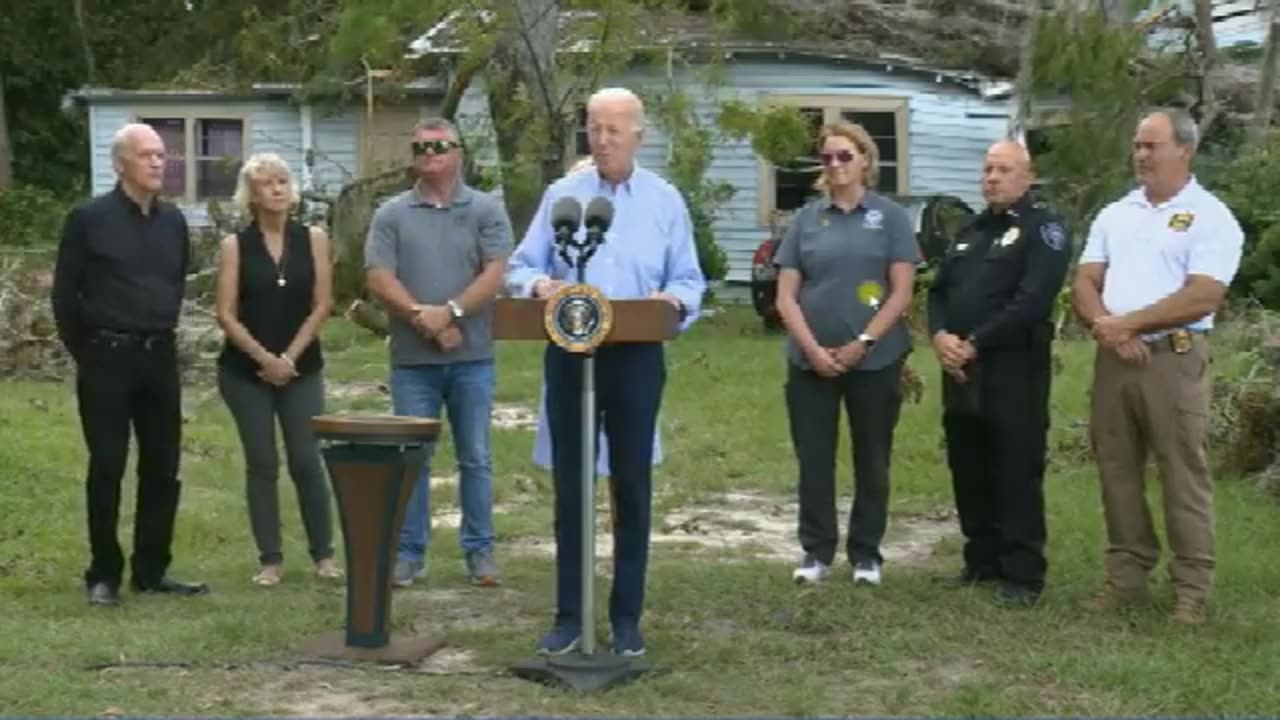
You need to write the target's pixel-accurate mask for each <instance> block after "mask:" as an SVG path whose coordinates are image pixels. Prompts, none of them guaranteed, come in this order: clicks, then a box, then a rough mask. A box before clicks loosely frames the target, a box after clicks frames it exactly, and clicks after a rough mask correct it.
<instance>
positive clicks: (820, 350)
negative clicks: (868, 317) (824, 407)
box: [805, 340, 867, 378]
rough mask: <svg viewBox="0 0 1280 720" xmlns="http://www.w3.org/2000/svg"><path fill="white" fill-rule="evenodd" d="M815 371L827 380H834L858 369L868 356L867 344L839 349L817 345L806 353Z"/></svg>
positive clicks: (848, 345)
mask: <svg viewBox="0 0 1280 720" xmlns="http://www.w3.org/2000/svg"><path fill="white" fill-rule="evenodd" d="M805 355H806V356H807V357H808V359H809V365H811V366H812V367H813V371H814V372H816V373H818V374H819V375H821V376H822V377H825V378H834V377H838V376H840V375H843V374H845V373H846V372H849V371H850V370H852V369H853V368H855V367H857V365H858V363H860V362H862V359H863V358H865V357H866V356H867V344H866V343H864V342H862V341H861V340H854V341H853V342H850V343H846V344H844V345H840V346H838V347H822V346H821V345H817V344H815V345H814V346H813V347H812V348H810V349H809V350H808V351H806V352H805Z"/></svg>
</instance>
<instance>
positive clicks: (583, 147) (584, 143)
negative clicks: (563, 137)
mask: <svg viewBox="0 0 1280 720" xmlns="http://www.w3.org/2000/svg"><path fill="white" fill-rule="evenodd" d="M573 152H574V154H575V155H577V156H579V157H581V156H583V155H590V154H591V143H590V142H589V141H588V140H587V106H586V105H583V106H582V107H580V108H578V113H577V122H575V123H574V125H573Z"/></svg>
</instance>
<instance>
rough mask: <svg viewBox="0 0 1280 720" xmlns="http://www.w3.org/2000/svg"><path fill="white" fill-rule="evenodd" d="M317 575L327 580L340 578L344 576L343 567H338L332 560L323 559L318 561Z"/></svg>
mask: <svg viewBox="0 0 1280 720" xmlns="http://www.w3.org/2000/svg"><path fill="white" fill-rule="evenodd" d="M316 577H318V578H324V579H325V580H338V579H340V578H341V577H342V568H340V567H338V566H337V565H336V564H335V563H334V562H333V561H332V560H321V561H320V562H318V563H316Z"/></svg>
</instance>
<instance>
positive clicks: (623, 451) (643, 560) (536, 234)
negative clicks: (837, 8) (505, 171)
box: [507, 88, 706, 656]
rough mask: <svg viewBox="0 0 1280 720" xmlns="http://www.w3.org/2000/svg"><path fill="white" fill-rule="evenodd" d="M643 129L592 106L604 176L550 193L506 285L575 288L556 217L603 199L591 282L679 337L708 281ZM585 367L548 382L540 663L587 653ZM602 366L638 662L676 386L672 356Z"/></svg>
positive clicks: (617, 636)
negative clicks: (549, 489) (551, 552)
mask: <svg viewBox="0 0 1280 720" xmlns="http://www.w3.org/2000/svg"><path fill="white" fill-rule="evenodd" d="M644 125H645V121H644V105H643V103H641V101H640V99H639V98H638V97H636V95H635V94H634V93H632V92H631V91H629V90H626V89H622V88H610V89H604V90H600V91H599V92H597V93H595V94H594V95H592V96H591V98H590V99H589V100H588V102H587V137H588V141H589V144H590V147H591V156H592V159H593V161H594V165H595V166H594V167H593V168H590V169H585V170H583V171H581V172H577V173H573V174H571V175H568V176H566V177H563V178H561V179H560V180H558V181H556V182H555V183H552V185H551V186H550V187H548V188H547V190H546V192H545V194H544V195H543V197H542V202H541V205H540V206H539V207H538V212H537V214H536V215H535V216H534V218H533V220H532V222H530V224H529V229H528V231H527V232H526V234H525V236H524V239H523V240H522V241H521V243H520V245H519V246H518V247H517V248H516V251H515V253H514V255H513V256H512V258H511V263H510V266H509V269H508V272H507V285H508V287H509V288H512V291H513V292H514V293H516V294H520V295H523V296H526V297H529V296H532V297H547V296H548V295H550V294H551V293H553V292H555V290H556V289H557V288H559V287H560V286H562V285H564V284H565V283H572V282H574V281H575V279H576V271H575V269H574V268H571V267H570V266H569V265H568V264H567V263H566V262H565V261H564V260H563V259H562V258H561V257H559V256H558V254H557V251H556V242H555V234H554V232H553V229H552V226H551V220H552V217H551V215H552V207H553V206H554V205H555V204H556V203H557V201H558V200H562V199H564V198H573V199H575V200H577V201H578V202H579V203H580V204H581V205H582V206H587V205H588V203H589V202H590V201H591V200H593V199H595V198H605V199H606V200H607V201H608V202H609V203H610V204H611V206H612V210H613V219H612V222H611V224H610V227H609V230H608V231H606V232H605V234H604V242H603V243H601V244H600V246H599V248H598V250H597V251H596V252H595V254H594V255H592V256H591V258H590V261H589V262H588V263H587V265H586V272H585V282H586V283H587V284H589V285H592V286H594V287H595V288H597V289H598V290H599V291H600V292H601V293H602V294H603V295H604V296H605V297H606V298H608V299H610V300H622V299H641V298H660V299H663V300H666V301H667V302H670V303H671V304H672V305H673V306H674V307H675V308H676V309H677V311H678V312H679V315H680V323H679V331H680V332H683V331H684V330H687V329H688V328H689V327H690V326H691V325H692V324H693V322H694V321H695V320H696V319H697V317H698V312H699V309H700V307H701V302H702V295H703V293H704V292H705V289H706V280H705V278H704V277H703V274H702V269H701V267H700V266H699V264H698V254H697V249H696V247H695V245H694V241H693V226H692V224H691V222H690V219H689V211H688V208H687V207H686V205H685V202H684V199H683V198H682V197H681V195H680V193H679V191H677V190H676V189H675V187H674V186H672V185H671V184H670V183H668V182H667V181H666V180H664V179H662V178H661V177H660V176H658V175H657V174H656V173H654V172H652V171H650V170H647V169H645V168H642V167H639V166H638V165H637V164H636V162H635V154H636V150H637V149H638V148H639V147H640V142H641V140H642V138H643V135H644ZM597 202H599V201H597ZM582 366H583V358H582V356H581V355H579V354H574V353H570V352H568V351H566V350H563V349H561V348H560V347H559V346H557V345H555V344H548V346H547V349H546V354H545V356H544V372H545V380H546V384H547V396H546V403H547V418H548V423H549V425H550V429H551V456H552V476H553V478H554V483H555V494H556V497H555V532H556V601H557V611H556V615H555V621H554V625H553V627H552V629H551V631H550V632H549V633H548V634H547V635H546V636H544V637H543V638H542V639H541V641H540V642H539V643H538V652H539V653H542V654H561V653H567V652H571V651H573V650H575V649H577V647H578V645H579V641H580V637H581V633H582V587H581V583H580V578H581V573H582V572H583V568H582V554H581V545H582V542H583V537H582V527H581V523H580V522H579V518H580V516H581V510H582V506H581V503H582V495H581V492H580V487H579V483H580V482H581V480H580V478H581V477H582V474H581V469H580V467H579V466H580V463H581V458H580V441H581V438H580V433H581V426H582V410H581V395H580V393H581V390H582V386H581V368H582ZM594 367H595V389H596V399H597V402H596V407H597V413H598V414H599V415H598V417H599V420H600V422H602V424H603V425H602V426H603V428H604V432H605V437H606V438H607V440H608V444H609V469H610V474H611V476H612V477H613V478H614V482H615V484H616V492H617V497H616V502H617V507H616V513H617V525H616V526H615V528H614V548H613V549H614V553H613V555H614V574H613V588H612V591H611V593H610V596H609V624H610V626H611V628H612V630H613V643H612V644H613V650H614V652H616V653H619V654H622V655H628V656H637V655H642V654H644V651H645V645H644V640H643V638H642V636H641V634H640V616H641V611H642V608H643V605H644V589H645V575H646V570H647V566H648V558H649V525H650V505H651V496H652V454H653V446H654V443H653V440H654V432H655V428H656V424H657V417H658V407H659V405H660V403H661V399H662V391H663V387H664V384H665V381H666V363H665V360H664V355H663V345H662V343H661V342H653V343H627V344H616V345H608V344H606V345H602V346H601V347H599V348H598V349H597V350H596V352H595V362H594ZM587 570H588V571H589V570H590V569H589V568H587Z"/></svg>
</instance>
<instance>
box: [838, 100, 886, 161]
mask: <svg viewBox="0 0 1280 720" xmlns="http://www.w3.org/2000/svg"><path fill="white" fill-rule="evenodd" d="M842 116H843V117H844V119H845V120H849V121H851V122H856V123H858V124H859V125H861V126H862V128H863V129H864V130H866V131H867V134H868V135H870V136H871V140H872V141H873V142H875V144H876V149H877V150H879V151H880V160H881V161H882V162H894V161H896V160H897V159H898V123H897V114H896V113H891V112H858V111H856V110H846V111H844V112H843V113H842Z"/></svg>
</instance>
